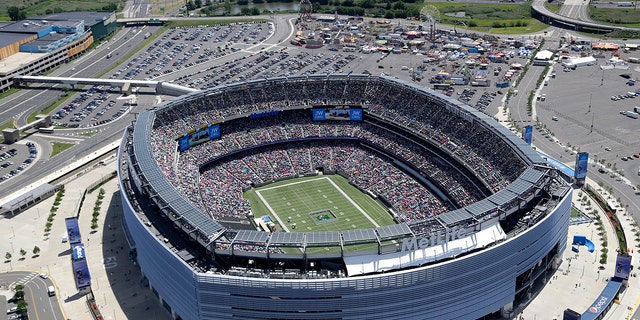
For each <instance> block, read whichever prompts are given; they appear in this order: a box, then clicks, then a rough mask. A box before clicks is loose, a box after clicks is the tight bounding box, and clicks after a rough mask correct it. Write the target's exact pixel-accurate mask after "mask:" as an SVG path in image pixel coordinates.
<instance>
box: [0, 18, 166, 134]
mask: <svg viewBox="0 0 640 320" xmlns="http://www.w3.org/2000/svg"><path fill="white" fill-rule="evenodd" d="M155 28H157V27H155ZM128 32H129V31H127V32H125V34H126V33H128ZM139 33H140V32H137V33H136V35H135V36H131V37H128V38H127V39H125V36H122V37H121V40H120V41H122V42H115V43H114V45H116V46H117V47H116V48H118V50H122V51H118V52H122V55H125V54H127V53H128V52H129V51H130V50H132V47H129V44H134V43H137V42H138V41H140V40H141V39H144V36H143V35H138V34H139ZM116 37H117V36H116ZM125 45H126V46H125ZM103 47H104V48H103V49H102V50H100V49H98V50H94V51H91V52H88V53H87V54H85V56H83V57H80V58H79V59H78V60H74V61H73V62H71V63H69V64H62V65H61V66H60V68H59V69H58V70H56V71H55V72H53V73H52V76H64V75H71V76H74V77H92V76H94V75H95V74H97V72H99V71H102V70H106V69H108V68H110V67H111V64H113V62H111V61H104V59H96V57H101V56H103V55H106V52H108V51H109V50H110V49H107V48H109V46H104V45H103ZM133 47H135V46H133ZM73 69H75V70H73ZM62 87H64V86H62V85H53V86H52V85H51V84H39V85H36V87H35V88H34V89H23V90H21V91H20V92H17V93H14V94H12V95H11V96H9V97H8V98H7V99H3V101H2V102H1V103H0V110H2V111H0V123H5V122H7V121H11V120H12V119H13V118H14V117H15V116H16V115H18V114H21V115H22V117H21V118H20V121H19V123H18V125H24V124H26V117H27V116H28V115H29V114H30V113H31V112H33V111H34V110H38V109H43V108H45V107H47V106H49V105H51V104H52V103H53V102H55V101H57V100H58V99H59V98H60V94H61V92H60V90H61V89H60V88H62ZM51 88H55V89H56V90H51Z"/></svg>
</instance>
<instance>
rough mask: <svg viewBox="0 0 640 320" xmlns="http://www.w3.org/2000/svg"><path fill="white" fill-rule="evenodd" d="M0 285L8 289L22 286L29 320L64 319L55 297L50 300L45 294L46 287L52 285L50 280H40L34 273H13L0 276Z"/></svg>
mask: <svg viewBox="0 0 640 320" xmlns="http://www.w3.org/2000/svg"><path fill="white" fill-rule="evenodd" d="M0 283H1V284H3V285H6V286H9V287H14V286H15V285H16V284H22V285H24V291H25V301H26V302H27V304H28V307H27V308H28V315H29V317H30V318H31V319H53V320H63V319H64V317H63V313H62V310H61V309H60V304H59V303H58V302H57V300H56V297H51V298H50V297H49V296H48V294H47V287H48V286H49V285H52V284H53V283H52V282H51V280H45V279H42V278H40V277H38V274H37V273H35V272H23V271H13V272H7V273H2V274H0ZM45 315H46V316H45Z"/></svg>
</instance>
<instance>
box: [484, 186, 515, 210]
mask: <svg viewBox="0 0 640 320" xmlns="http://www.w3.org/2000/svg"><path fill="white" fill-rule="evenodd" d="M487 200H488V201H490V202H492V203H493V204H495V205H496V206H499V207H503V206H504V205H506V204H508V203H510V202H512V201H514V200H516V196H515V195H514V194H513V193H511V192H509V191H507V190H500V191H498V192H496V193H494V194H492V195H491V196H489V197H488V198H487Z"/></svg>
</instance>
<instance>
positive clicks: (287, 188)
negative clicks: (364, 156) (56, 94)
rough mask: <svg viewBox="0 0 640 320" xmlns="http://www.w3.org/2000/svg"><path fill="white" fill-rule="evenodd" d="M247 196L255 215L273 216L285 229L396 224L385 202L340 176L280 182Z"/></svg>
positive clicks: (250, 192) (320, 228)
mask: <svg viewBox="0 0 640 320" xmlns="http://www.w3.org/2000/svg"><path fill="white" fill-rule="evenodd" d="M245 197H246V198H247V199H248V200H249V202H250V203H251V210H252V211H253V213H254V215H255V217H262V216H265V215H267V216H269V217H270V218H271V220H272V221H273V222H274V223H276V224H278V225H279V226H280V228H281V231H282V232H318V231H342V230H353V229H363V228H375V227H379V226H383V225H390V224H395V222H394V221H393V219H392V218H391V215H389V213H388V211H387V209H386V208H385V207H384V206H383V205H382V204H381V203H379V202H378V201H377V200H374V199H372V198H371V197H369V196H368V195H366V194H364V193H362V192H361V191H360V190H358V189H357V188H355V187H354V186H352V185H350V184H349V183H348V181H347V180H346V179H345V178H344V177H342V176H339V175H330V176H314V177H305V178H296V179H290V180H285V181H280V182H276V183H272V184H269V185H267V186H264V187H260V188H257V189H255V190H250V191H248V192H246V193H245ZM354 249H355V248H354Z"/></svg>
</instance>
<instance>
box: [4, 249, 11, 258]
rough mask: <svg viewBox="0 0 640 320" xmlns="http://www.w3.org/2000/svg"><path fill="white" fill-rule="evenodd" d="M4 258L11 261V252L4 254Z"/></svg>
mask: <svg viewBox="0 0 640 320" xmlns="http://www.w3.org/2000/svg"><path fill="white" fill-rule="evenodd" d="M4 258H5V259H7V260H11V252H9V251H7V253H5V254H4Z"/></svg>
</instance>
